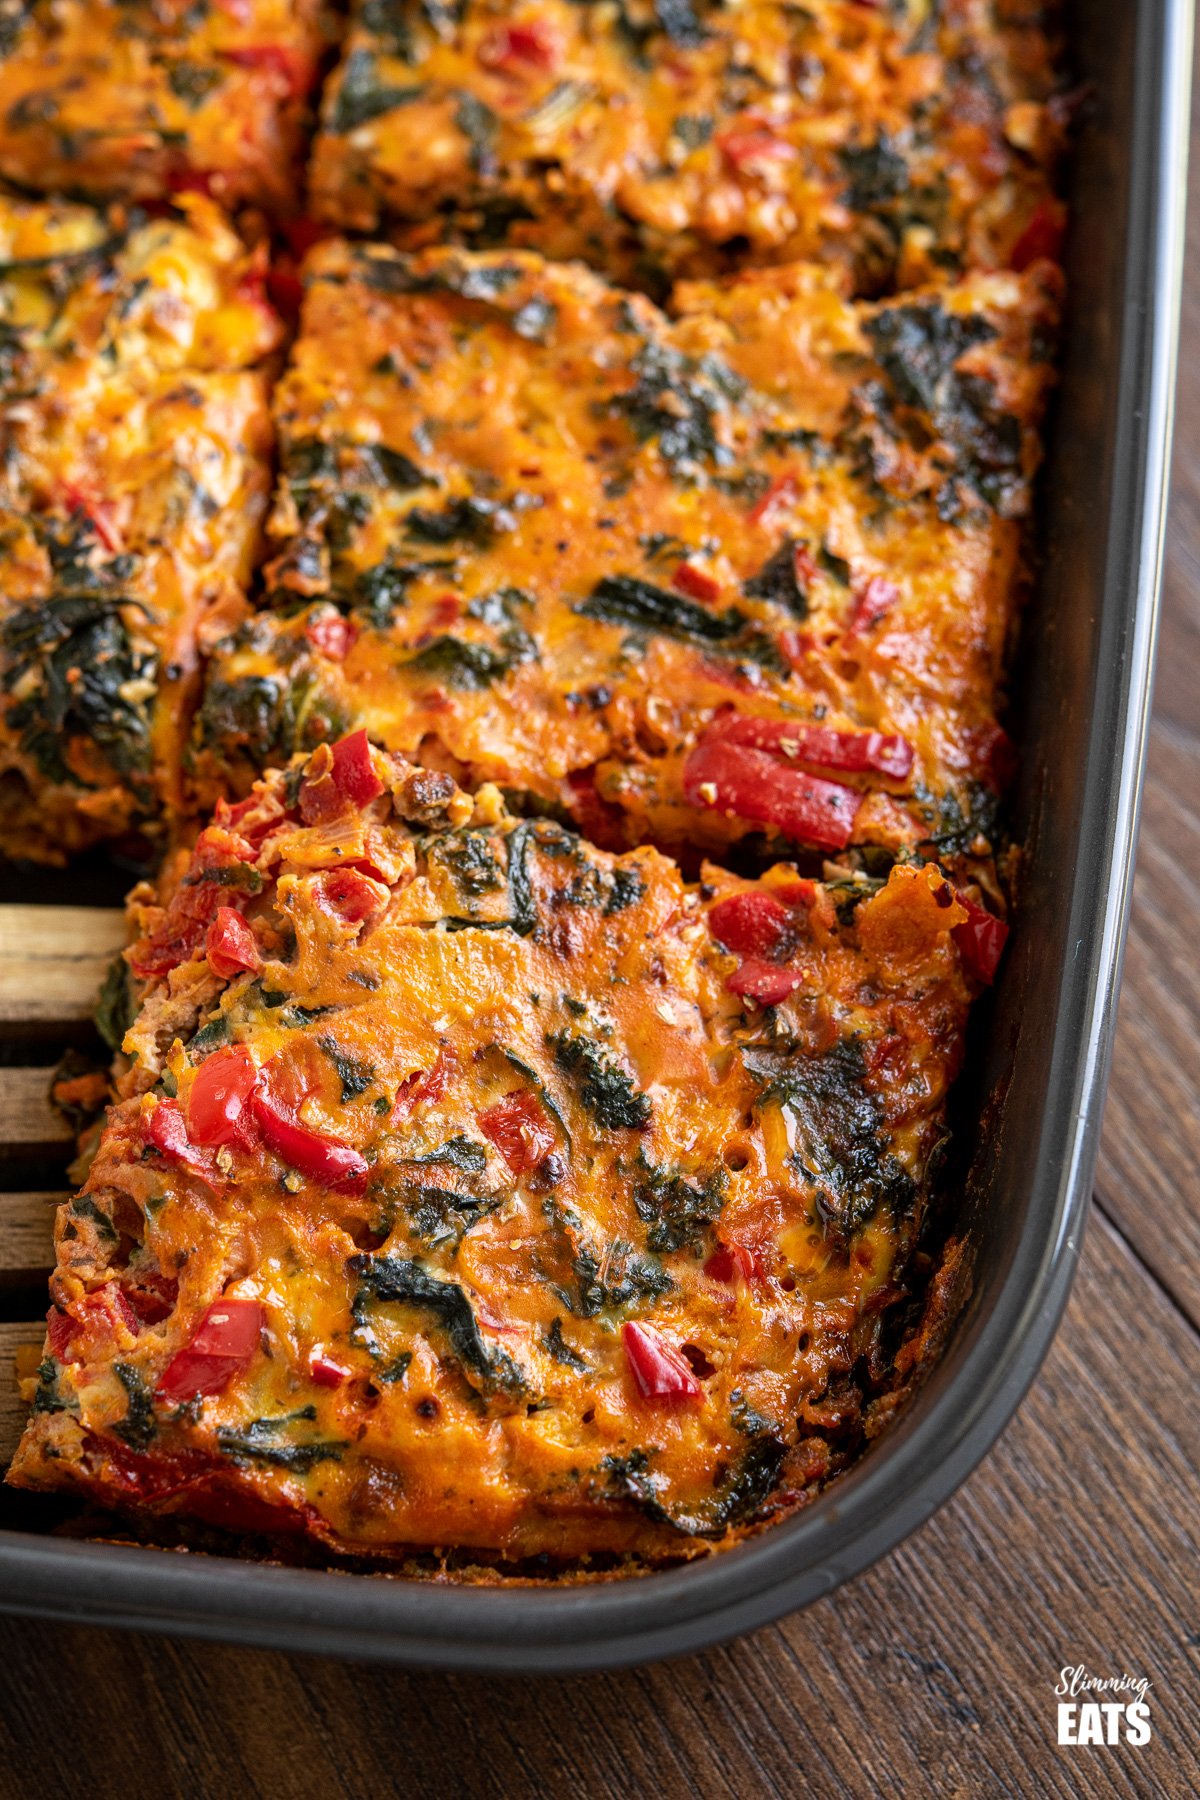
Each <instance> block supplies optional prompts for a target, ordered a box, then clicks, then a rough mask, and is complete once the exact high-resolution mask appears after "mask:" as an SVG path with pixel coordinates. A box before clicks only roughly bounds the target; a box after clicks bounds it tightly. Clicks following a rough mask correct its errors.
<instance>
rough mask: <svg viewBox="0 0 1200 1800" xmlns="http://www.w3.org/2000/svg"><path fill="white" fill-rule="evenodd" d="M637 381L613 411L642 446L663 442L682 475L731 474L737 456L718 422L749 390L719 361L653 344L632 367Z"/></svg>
mask: <svg viewBox="0 0 1200 1800" xmlns="http://www.w3.org/2000/svg"><path fill="white" fill-rule="evenodd" d="M630 369H631V372H632V373H633V375H634V377H635V380H634V384H633V386H632V387H631V388H630V389H629V391H628V392H627V393H624V394H621V395H618V396H617V398H616V399H614V400H613V401H612V402H611V403H610V405H611V410H612V411H613V412H615V413H618V414H620V415H621V416H622V417H624V418H626V419H628V421H629V424H630V426H631V428H632V430H633V433H634V435H635V437H636V438H637V440H638V442H639V443H641V444H648V443H653V442H657V444H658V449H659V454H660V455H661V456H662V458H663V461H664V462H666V463H667V464H668V465H669V466H670V468H671V470H672V472H673V473H674V474H676V475H682V474H687V473H689V472H691V471H694V470H695V469H696V468H697V467H698V466H699V465H701V464H704V463H711V464H713V465H714V467H716V468H728V467H729V466H730V464H731V463H732V462H733V453H732V451H731V450H729V449H728V448H727V447H726V446H725V445H724V444H722V443H721V441H720V438H719V437H718V435H717V420H718V419H719V418H720V416H721V414H722V413H723V412H726V411H727V410H728V409H729V407H730V405H731V404H736V403H737V402H739V401H740V400H741V399H742V398H743V397H744V395H745V392H746V384H745V382H744V381H743V380H742V379H741V377H740V376H738V375H735V374H734V373H733V371H732V369H730V368H728V367H727V366H726V365H725V364H724V363H723V362H722V361H721V359H720V357H718V356H712V355H709V356H702V357H691V356H685V355H684V354H683V353H682V352H681V351H678V350H675V349H673V348H671V347H670V346H669V345H667V344H662V343H659V342H658V341H657V339H651V340H650V341H649V342H648V343H645V344H644V345H643V346H642V348H641V349H640V350H639V351H638V352H637V354H636V356H635V357H634V358H633V361H632V362H631V364H630Z"/></svg>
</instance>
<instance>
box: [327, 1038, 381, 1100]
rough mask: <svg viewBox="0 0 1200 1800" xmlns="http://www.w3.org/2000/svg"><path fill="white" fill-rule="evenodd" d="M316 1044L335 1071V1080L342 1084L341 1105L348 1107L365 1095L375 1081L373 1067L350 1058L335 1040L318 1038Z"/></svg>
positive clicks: (371, 1064)
mask: <svg viewBox="0 0 1200 1800" xmlns="http://www.w3.org/2000/svg"><path fill="white" fill-rule="evenodd" d="M317 1043H318V1044H319V1046H320V1048H321V1049H322V1050H323V1051H324V1052H325V1054H326V1056H327V1057H328V1058H329V1060H330V1062H331V1063H332V1064H333V1066H334V1068H335V1070H336V1071H337V1078H338V1080H339V1081H340V1082H341V1084H342V1104H343V1105H348V1104H349V1102H350V1101H351V1100H357V1098H358V1096H359V1095H360V1094H365V1093H366V1091H367V1089H368V1088H369V1087H371V1086H372V1085H373V1084H374V1081H375V1065H374V1064H373V1063H364V1062H360V1061H359V1060H358V1058H357V1057H354V1056H350V1055H348V1054H347V1052H346V1051H345V1050H343V1049H342V1048H341V1046H340V1045H339V1044H338V1042H337V1039H336V1038H332V1037H328V1036H325V1037H319V1038H318V1039H317Z"/></svg>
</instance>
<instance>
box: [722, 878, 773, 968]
mask: <svg viewBox="0 0 1200 1800" xmlns="http://www.w3.org/2000/svg"><path fill="white" fill-rule="evenodd" d="M790 923H791V920H790V918H789V916H788V910H787V907H786V906H781V905H780V904H779V901H778V900H776V899H775V898H774V897H773V896H772V895H770V894H764V893H763V891H762V889H761V888H744V889H743V890H742V892H741V893H740V894H730V895H729V896H728V898H727V899H725V900H718V901H717V904H716V905H715V906H714V907H712V908H711V910H710V911H709V915H708V928H709V930H710V931H711V932H712V934H713V936H714V937H715V938H719V939H720V940H721V942H722V943H723V944H724V946H725V948H726V949H727V950H732V952H733V954H734V955H735V956H770V955H771V953H772V951H774V950H777V949H778V948H779V946H780V944H781V943H782V942H783V940H784V939H785V938H786V937H787V933H788V926H789V924H790Z"/></svg>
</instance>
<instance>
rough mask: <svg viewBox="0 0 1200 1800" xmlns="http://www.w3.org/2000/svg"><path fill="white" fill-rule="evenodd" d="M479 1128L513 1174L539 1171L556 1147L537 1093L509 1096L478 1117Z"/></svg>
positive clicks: (519, 1093) (518, 1093)
mask: <svg viewBox="0 0 1200 1800" xmlns="http://www.w3.org/2000/svg"><path fill="white" fill-rule="evenodd" d="M479 1127H480V1130H481V1131H482V1132H483V1133H484V1135H485V1136H486V1137H488V1138H490V1139H491V1141H492V1143H493V1144H494V1145H495V1146H496V1148H497V1150H498V1151H499V1152H500V1154H501V1156H502V1157H503V1158H504V1160H505V1162H506V1163H507V1164H508V1166H509V1169H510V1170H511V1171H512V1173H513V1174H514V1175H527V1174H528V1173H529V1171H530V1170H531V1169H536V1168H537V1167H538V1166H539V1165H540V1164H541V1163H543V1162H544V1161H545V1160H546V1158H547V1157H548V1156H549V1154H550V1152H551V1150H553V1148H554V1145H555V1137H554V1131H553V1129H552V1127H551V1125H550V1121H549V1120H548V1119H547V1117H546V1114H545V1111H544V1109H543V1107H542V1105H541V1103H540V1101H539V1100H538V1098H537V1096H536V1095H535V1094H530V1093H522V1092H519V1091H518V1092H516V1093H512V1094H506V1095H505V1096H504V1098H503V1100H497V1102H496V1104H495V1105H494V1106H489V1107H488V1109H487V1111H486V1112H481V1113H480V1114H479Z"/></svg>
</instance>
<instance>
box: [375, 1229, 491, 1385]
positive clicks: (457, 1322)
mask: <svg viewBox="0 0 1200 1800" xmlns="http://www.w3.org/2000/svg"><path fill="white" fill-rule="evenodd" d="M347 1267H348V1268H349V1269H350V1271H351V1273H352V1274H354V1275H357V1276H358V1278H359V1280H360V1281H361V1282H362V1284H363V1288H364V1289H365V1290H366V1293H367V1295H368V1296H369V1297H370V1298H373V1299H375V1300H381V1301H385V1302H398V1303H399V1304H401V1305H405V1306H413V1307H417V1308H419V1309H420V1310H421V1311H424V1312H428V1313H431V1314H432V1315H433V1318H434V1320H435V1321H436V1323H437V1324H438V1326H439V1327H440V1328H441V1330H442V1331H443V1332H444V1333H445V1335H446V1337H447V1339H448V1341H449V1344H450V1348H451V1349H452V1350H453V1352H454V1354H455V1355H456V1356H457V1357H458V1360H459V1362H460V1363H461V1364H462V1366H463V1369H464V1370H465V1371H466V1373H467V1374H468V1375H473V1376H474V1377H475V1379H476V1381H477V1382H478V1383H479V1385H480V1386H481V1387H482V1388H483V1389H484V1390H485V1391H491V1390H493V1389H495V1390H499V1391H503V1392H507V1393H510V1394H519V1393H522V1392H523V1391H524V1390H525V1385H526V1384H525V1377H524V1376H523V1375H522V1373H521V1370H520V1369H519V1368H518V1366H517V1364H516V1363H515V1362H514V1361H513V1359H512V1358H511V1357H510V1356H509V1355H508V1354H507V1353H506V1352H505V1351H503V1350H499V1349H496V1348H494V1347H493V1346H491V1345H489V1344H488V1343H486V1342H485V1340H484V1338H483V1334H482V1333H481V1331H480V1329H479V1324H478V1321H477V1320H476V1318H475V1313H474V1311H473V1309H472V1307H471V1302H470V1301H469V1300H468V1299H467V1296H466V1294H465V1293H464V1291H463V1289H462V1288H461V1287H460V1286H459V1285H458V1283H457V1282H456V1281H442V1280H441V1279H440V1278H439V1277H438V1276H436V1275H431V1274H430V1273H429V1271H428V1270H427V1269H425V1268H424V1267H423V1266H422V1265H421V1264H420V1263H418V1262H412V1261H411V1260H409V1259H408V1258H406V1257H401V1256H373V1255H370V1254H368V1253H365V1252H364V1253H363V1254H361V1255H358V1256H352V1257H351V1258H350V1260H349V1262H348V1264H347Z"/></svg>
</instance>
